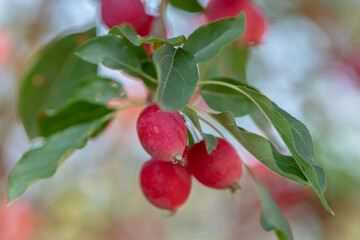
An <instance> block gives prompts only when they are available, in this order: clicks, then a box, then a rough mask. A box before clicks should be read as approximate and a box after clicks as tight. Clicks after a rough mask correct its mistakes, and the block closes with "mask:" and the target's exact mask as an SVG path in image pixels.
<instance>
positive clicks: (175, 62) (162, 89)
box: [153, 44, 199, 111]
mask: <svg viewBox="0 0 360 240" xmlns="http://www.w3.org/2000/svg"><path fill="white" fill-rule="evenodd" d="M153 60H154V63H155V66H156V69H157V73H158V82H159V86H158V89H157V94H156V96H157V101H158V104H159V106H160V107H161V108H162V109H164V110H165V111H179V110H181V109H182V108H183V107H184V106H185V105H186V104H187V103H188V102H189V100H190V98H191V96H192V95H193V94H194V92H195V88H196V85H197V82H198V80H199V75H198V69H197V66H196V62H195V59H194V56H192V55H191V54H190V53H188V52H186V51H185V50H183V49H182V48H178V49H175V48H173V47H172V46H171V45H169V44H165V45H164V46H162V47H161V48H159V49H158V50H157V51H156V52H155V53H154V54H153Z"/></svg>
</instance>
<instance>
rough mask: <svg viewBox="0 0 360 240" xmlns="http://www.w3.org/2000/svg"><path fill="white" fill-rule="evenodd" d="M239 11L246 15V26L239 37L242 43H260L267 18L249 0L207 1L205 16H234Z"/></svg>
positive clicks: (209, 17) (211, 17)
mask: <svg viewBox="0 0 360 240" xmlns="http://www.w3.org/2000/svg"><path fill="white" fill-rule="evenodd" d="M241 11H244V12H245V15H246V27H245V32H244V34H243V35H242V36H241V37H240V43H241V44H242V45H245V46H247V45H256V44H259V43H261V41H262V39H263V37H264V34H265V32H266V29H267V20H266V18H265V14H264V13H263V11H262V10H261V9H260V8H259V7H258V6H256V5H255V4H253V3H252V2H251V1H249V0H212V1H210V2H209V4H208V7H207V9H206V12H205V16H206V17H207V18H208V20H209V21H214V20H217V19H220V18H225V17H235V16H236V15H238V14H239V13H240V12H241Z"/></svg>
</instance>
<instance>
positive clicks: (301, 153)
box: [202, 79, 333, 214]
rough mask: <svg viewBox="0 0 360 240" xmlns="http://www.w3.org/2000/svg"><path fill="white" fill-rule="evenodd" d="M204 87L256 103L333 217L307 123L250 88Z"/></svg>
mask: <svg viewBox="0 0 360 240" xmlns="http://www.w3.org/2000/svg"><path fill="white" fill-rule="evenodd" d="M202 84H204V85H208V84H211V85H212V84H215V85H220V86H226V87H229V88H231V89H233V90H236V91H238V92H239V93H241V94H243V95H245V96H247V97H248V98H249V99H250V100H251V101H252V102H254V103H255V104H256V106H257V107H258V108H259V110H261V112H262V113H263V114H264V115H265V116H266V118H267V119H268V120H269V121H270V122H271V124H272V125H273V126H274V127H275V129H276V131H277V132H278V133H279V135H280V137H281V138H282V140H283V141H284V143H285V145H286V146H287V148H288V149H289V151H290V153H291V154H292V155H293V157H294V159H295V160H296V163H297V165H298V166H299V167H300V169H301V170H302V172H303V173H304V175H305V176H306V178H307V179H308V181H309V182H310V184H311V185H312V187H313V189H314V191H315V193H316V194H317V195H318V197H319V198H320V201H321V203H322V205H323V206H324V207H325V208H326V209H327V210H328V211H329V212H330V213H332V214H333V211H332V210H331V209H330V207H329V205H328V204H327V202H326V199H325V197H324V194H323V191H324V190H325V186H326V174H325V172H324V170H323V169H322V168H321V167H320V166H318V165H317V164H316V163H315V161H314V152H313V144H312V139H311V136H310V133H309V131H308V130H307V128H306V127H305V125H304V124H303V123H301V122H300V121H299V120H297V119H295V118H294V117H292V116H291V115H290V114H288V113H286V112H285V111H284V110H282V109H281V108H279V107H278V106H277V105H276V104H275V103H273V102H272V101H271V100H270V99H268V98H267V97H266V96H264V95H262V94H261V93H259V92H258V91H254V90H252V89H250V88H248V87H244V86H235V85H232V84H229V83H226V82H222V81H220V80H219V79H217V80H214V81H204V82H202Z"/></svg>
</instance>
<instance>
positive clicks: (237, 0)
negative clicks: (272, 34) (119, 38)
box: [101, 0, 267, 46]
mask: <svg viewBox="0 0 360 240" xmlns="http://www.w3.org/2000/svg"><path fill="white" fill-rule="evenodd" d="M101 2H102V5H101V14H102V19H103V22H104V23H105V25H106V26H107V27H108V28H112V27H114V26H116V25H121V24H123V23H128V24H131V25H132V26H133V27H134V28H135V30H136V32H137V33H138V34H139V35H141V36H146V35H149V34H150V32H151V30H152V29H151V28H152V23H153V20H154V17H153V16H150V15H147V14H146V12H145V9H144V6H143V4H142V3H141V1H140V0H102V1H101ZM242 11H243V12H245V15H246V27H245V32H244V34H243V35H242V36H241V38H240V39H239V42H240V43H241V44H242V45H245V46H248V45H256V44H259V43H261V41H262V39H263V36H264V33H265V32H266V28H267V21H266V18H265V15H264V13H263V12H262V10H261V9H260V8H259V7H258V6H256V5H255V4H253V3H252V1H251V0H210V2H209V4H208V5H207V8H206V9H205V11H204V14H205V16H206V18H207V20H209V21H214V20H217V19H220V18H224V17H235V16H236V15H237V14H239V13H240V12H242Z"/></svg>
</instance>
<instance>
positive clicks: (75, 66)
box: [19, 29, 97, 138]
mask: <svg viewBox="0 0 360 240" xmlns="http://www.w3.org/2000/svg"><path fill="white" fill-rule="evenodd" d="M93 36H95V30H94V29H92V30H90V31H87V32H84V33H78V34H72V35H70V36H67V37H64V38H62V39H60V40H57V41H54V42H52V43H50V44H49V45H48V46H46V47H45V48H44V49H43V50H42V51H41V52H40V53H39V54H38V56H37V58H36V60H35V62H34V64H33V66H32V67H31V68H30V69H29V70H28V71H27V72H26V74H25V76H24V79H23V80H22V86H21V90H20V95H19V114H20V116H21V120H22V122H23V124H24V127H25V130H26V132H27V134H28V136H29V137H30V138H34V137H37V136H39V128H38V124H37V121H38V115H39V113H40V112H43V111H44V110H46V109H57V108H60V107H63V106H64V105H66V103H67V92H68V90H69V88H70V86H71V84H73V83H75V82H77V81H78V80H81V79H82V78H83V77H84V76H87V75H89V74H94V73H96V71H97V67H96V66H95V65H93V64H89V63H87V62H84V61H82V60H81V59H79V58H77V57H75V56H74V54H73V53H74V51H75V50H76V49H77V48H78V47H79V46H80V44H81V43H82V42H83V41H85V40H86V39H88V38H91V37H93Z"/></svg>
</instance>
